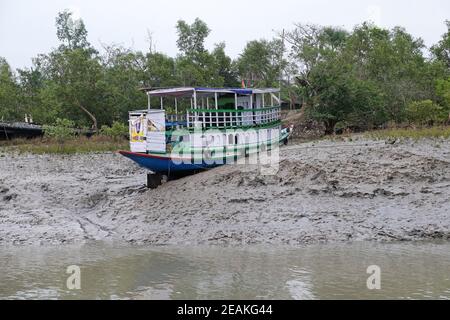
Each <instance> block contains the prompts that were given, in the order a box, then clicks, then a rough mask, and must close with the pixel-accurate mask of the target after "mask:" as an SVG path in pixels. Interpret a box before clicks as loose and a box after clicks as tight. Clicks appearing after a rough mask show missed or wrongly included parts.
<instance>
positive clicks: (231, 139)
mask: <svg viewBox="0 0 450 320" xmlns="http://www.w3.org/2000/svg"><path fill="white" fill-rule="evenodd" d="M228 144H233V135H232V134H229V135H228Z"/></svg>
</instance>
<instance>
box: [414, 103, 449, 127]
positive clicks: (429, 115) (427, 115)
mask: <svg viewBox="0 0 450 320" xmlns="http://www.w3.org/2000/svg"><path fill="white" fill-rule="evenodd" d="M406 117H407V119H408V121H409V122H410V123H414V124H418V125H432V124H435V123H436V122H442V121H443V120H444V119H445V113H444V112H443V108H442V107H441V106H439V105H437V104H436V103H434V102H433V101H431V100H423V101H414V102H411V103H410V104H409V105H408V107H407V108H406Z"/></svg>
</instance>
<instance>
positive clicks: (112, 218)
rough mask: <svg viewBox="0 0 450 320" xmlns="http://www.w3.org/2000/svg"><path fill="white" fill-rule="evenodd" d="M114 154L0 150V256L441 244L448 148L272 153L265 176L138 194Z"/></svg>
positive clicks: (449, 223)
mask: <svg viewBox="0 0 450 320" xmlns="http://www.w3.org/2000/svg"><path fill="white" fill-rule="evenodd" d="M145 172H146V171H145V170H143V169H141V168H139V167H138V166H136V165H135V164H134V163H133V162H131V161H130V160H128V159H126V158H124V157H122V156H120V155H118V154H88V155H73V156H62V155H18V154H11V153H5V152H4V151H3V152H2V151H1V150H0V244H2V245H4V244H62V243H80V242H85V241H92V240H106V241H118V242H123V241H126V242H129V243H136V244H143V243H147V244H155V245H165V244H183V245H186V244H187V245H190V244H230V245H241V244H258V243H268V244H291V245H298V244H307V243H317V242H341V241H363V240H374V241H402V240H426V239H427V240H428V239H447V240H448V239H450V141H449V140H424V141H422V142H402V143H396V144H393V145H391V144H389V143H385V142H383V141H378V142H376V141H366V140H359V141H353V142H331V141H322V142H316V143H306V144H291V145H289V146H287V147H283V148H282V149H281V162H280V168H279V171H278V173H277V174H276V175H272V176H270V175H269V176H264V175H261V174H260V171H259V170H257V169H254V168H252V167H248V166H239V165H231V166H223V167H220V168H217V169H214V170H210V171H207V172H203V173H200V174H197V175H194V176H190V177H186V178H182V179H179V180H175V181H169V182H167V183H164V184H163V185H162V186H160V187H159V188H158V189H155V190H149V189H146V188H145V186H144V183H145Z"/></svg>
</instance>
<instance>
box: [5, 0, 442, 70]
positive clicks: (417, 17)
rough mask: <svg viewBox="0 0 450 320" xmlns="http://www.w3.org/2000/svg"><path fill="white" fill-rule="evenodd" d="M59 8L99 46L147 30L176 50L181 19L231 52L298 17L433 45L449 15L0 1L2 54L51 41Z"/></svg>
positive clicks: (381, 2) (437, 3) (275, 1)
mask: <svg viewBox="0 0 450 320" xmlns="http://www.w3.org/2000/svg"><path fill="white" fill-rule="evenodd" d="M64 9H70V10H71V11H73V12H74V15H75V17H77V18H78V17H81V18H82V19H83V21H84V22H85V24H86V27H87V30H88V32H89V36H88V37H89V41H90V42H91V43H92V44H93V45H94V46H95V47H97V48H100V47H101V43H108V44H110V43H117V44H122V45H124V46H126V47H132V48H133V49H135V50H146V49H147V48H148V41H147V38H148V37H147V30H149V31H150V32H151V33H152V35H153V40H154V42H155V45H156V49H157V50H158V51H162V52H164V53H166V54H169V55H171V56H175V55H176V54H177V48H176V43H175V41H176V31H175V24H176V21H177V20H178V19H184V20H186V21H187V22H189V23H191V22H192V21H193V20H194V19H195V18H196V17H199V18H201V19H202V20H204V21H205V22H206V23H207V24H208V26H209V27H210V29H211V30H212V32H211V34H210V36H209V37H208V39H207V47H208V48H212V47H213V45H214V43H218V42H221V41H225V42H226V46H227V48H226V51H227V53H228V54H229V55H231V56H232V57H236V56H237V55H238V54H239V53H240V52H241V50H242V48H243V47H244V46H245V44H246V42H247V41H249V40H253V39H260V38H267V39H268V38H271V37H272V36H273V35H274V31H278V30H282V29H283V28H284V29H289V28H291V27H292V24H293V23H295V22H301V23H315V24H320V25H336V26H342V27H344V28H346V29H351V28H353V27H354V26H355V25H357V24H359V23H361V22H363V21H366V20H371V21H373V22H375V23H376V24H377V25H379V26H382V27H393V26H396V25H400V26H403V27H405V28H406V29H407V30H408V32H410V33H412V34H413V35H414V36H416V37H421V38H423V39H424V40H425V43H426V44H427V45H428V46H430V45H432V44H434V43H436V42H437V41H438V40H439V38H440V36H441V35H442V34H443V33H444V32H445V30H446V27H445V25H444V21H445V20H446V19H450V1H449V0H427V1H423V0H409V1H408V0H372V1H366V0H340V1H331V0H328V1H327V0H258V1H248V0H226V1H223V0H164V1H162V0H159V1H156V0H146V1H144V0H126V1H125V0H122V1H118V0H35V1H32V0H28V1H26V0H0V56H2V57H5V58H6V59H7V60H8V62H9V63H10V64H11V66H12V67H14V68H21V67H25V66H30V65H31V58H32V57H34V56H36V55H37V54H38V53H46V52H48V51H50V50H51V49H52V48H54V47H56V46H57V45H58V40H57V38H56V28H55V17H56V14H57V13H58V12H59V11H62V10H64Z"/></svg>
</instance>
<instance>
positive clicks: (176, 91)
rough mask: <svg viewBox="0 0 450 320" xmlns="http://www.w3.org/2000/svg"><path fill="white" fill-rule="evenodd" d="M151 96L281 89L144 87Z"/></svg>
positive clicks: (244, 92)
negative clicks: (153, 88)
mask: <svg viewBox="0 0 450 320" xmlns="http://www.w3.org/2000/svg"><path fill="white" fill-rule="evenodd" d="M144 90H145V91H146V92H147V94H148V95H149V96H154V97H175V98H182V97H191V96H192V95H193V93H194V92H196V93H198V94H202V93H204V94H214V93H223V94H226V93H232V94H239V95H251V94H264V93H277V92H280V89H276V88H263V89H253V88H248V89H247V88H194V87H180V88H165V89H155V90H152V89H151V88H150V89H144Z"/></svg>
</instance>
